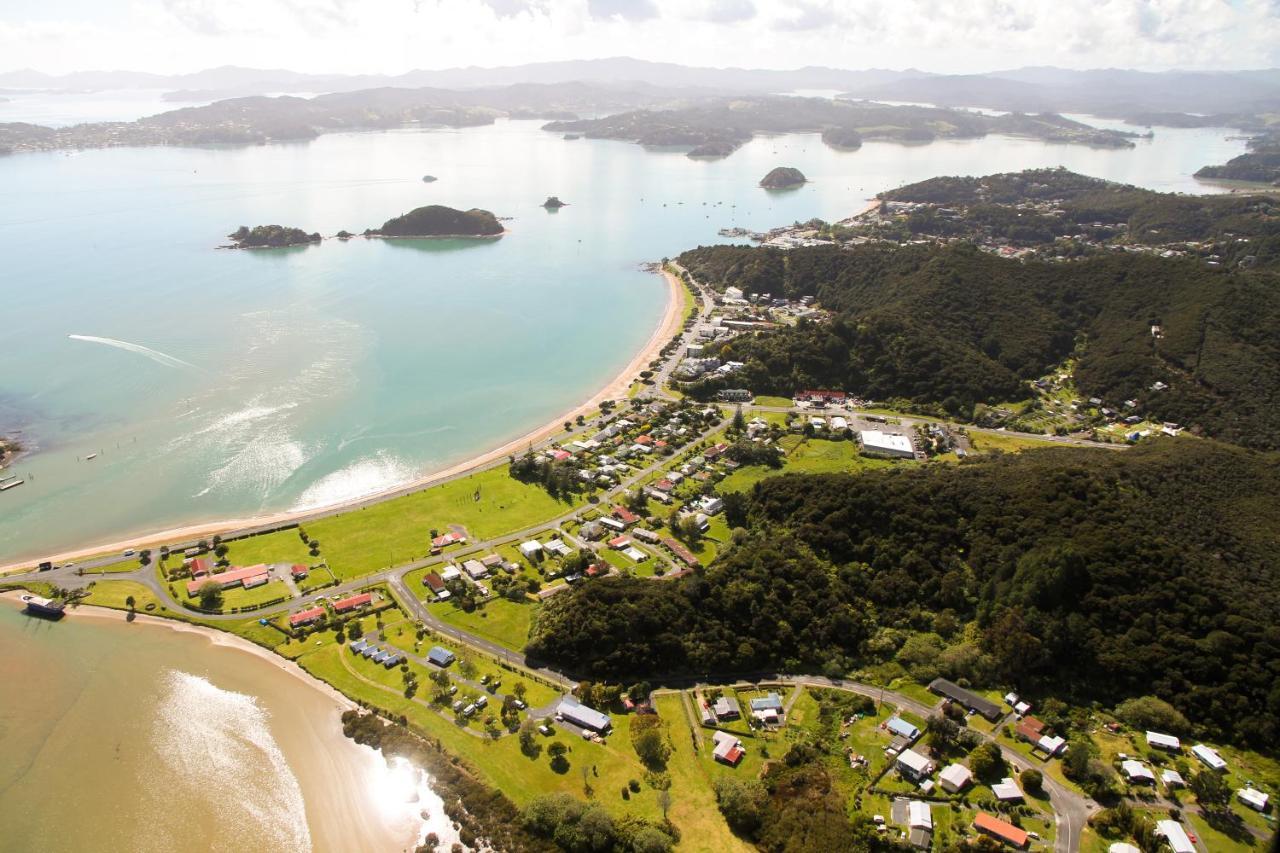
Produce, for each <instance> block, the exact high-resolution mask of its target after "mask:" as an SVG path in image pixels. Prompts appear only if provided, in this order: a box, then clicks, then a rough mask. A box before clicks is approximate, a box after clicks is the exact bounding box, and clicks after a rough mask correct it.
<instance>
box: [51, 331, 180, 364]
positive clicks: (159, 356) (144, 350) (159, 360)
mask: <svg viewBox="0 0 1280 853" xmlns="http://www.w3.org/2000/svg"><path fill="white" fill-rule="evenodd" d="M67 337H68V338H70V339H71V340H73V341H87V342H88V343H91V344H105V345H106V346H109V347H115V348H116V349H122V350H124V351H125V352H131V353H136V354H137V355H140V356H143V357H145V358H149V359H151V360H152V361H154V362H155V363H156V364H163V365H164V366H165V367H178V368H183V367H185V368H189V369H191V370H199V368H198V367H196V366H195V365H194V364H192V363H191V362H189V361H183V360H182V359H180V358H175V357H174V356H171V355H166V354H165V353H162V352H160V351H159V350H153V349H152V348H151V347H144V346H143V345H142V344H131V343H129V342H128V341H117V340H116V339H115V338H99V337H95V336H93V335H67Z"/></svg>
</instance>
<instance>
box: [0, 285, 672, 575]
mask: <svg viewBox="0 0 1280 853" xmlns="http://www.w3.org/2000/svg"><path fill="white" fill-rule="evenodd" d="M660 274H661V276H662V278H663V281H664V282H665V284H666V286H667V304H666V308H665V310H664V312H663V315H662V320H661V322H659V323H658V326H657V327H656V328H655V329H654V331H653V334H652V335H651V336H650V337H649V339H648V341H647V342H646V343H645V345H644V347H642V348H641V349H640V351H639V352H637V353H636V355H635V357H634V358H632V359H631V361H630V362H628V363H627V365H626V366H625V367H623V368H622V370H621V371H619V372H618V374H617V376H615V377H614V379H613V380H612V381H611V382H609V384H607V385H605V386H604V387H603V388H601V389H600V390H599V391H597V392H596V393H595V394H594V395H592V396H591V398H590V399H588V400H586V401H584V402H583V403H581V404H579V405H578V406H575V407H574V408H573V409H570V410H569V411H567V412H565V413H564V414H562V415H560V416H558V417H556V418H555V419H553V420H551V421H549V422H547V423H546V424H544V425H543V426H540V427H538V428H537V429H534V430H532V431H530V432H527V433H525V434H523V435H520V436H518V437H516V438H514V439H512V440H510V441H508V442H506V443H505V444H502V445H501V446H499V447H495V448H493V449H492V450H488V451H485V452H483V453H480V454H479V455H477V456H474V457H472V458H470V459H467V460H465V461H463V462H459V463H458V464H456V465H452V466H450V467H448V468H445V469H444V470H441V471H432V472H429V473H426V474H424V475H422V476H421V477H419V478H418V479H415V480H410V481H409V482H407V483H400V484H399V485H396V486H393V487H391V488H388V489H385V490H383V491H380V492H375V493H373V494H368V495H362V496H360V497H357V498H351V499H349V500H346V501H341V502H339V503H334V504H328V505H325V506H319V507H311V508H308V509H305V510H297V511H285V512H278V513H269V514H265V515H260V516H253V517H248V518H229V519H221V520H214V521H208V522H201V523H198V524H191V525H185V526H182V527H176V528H171V529H167V530H157V531H151V532H144V533H139V534H137V535H134V536H130V537H128V538H126V539H120V540H117V541H114V542H105V543H97V544H93V545H86V546H83V547H79V548H75V549H72V550H68V551H63V552H61V553H58V554H53V555H48V556H45V557H44V558H43V559H46V560H51V561H53V562H55V563H60V562H65V561H67V560H78V559H83V558H85V557H92V556H96V555H98V554H108V553H111V552H113V551H123V550H124V549H126V548H138V547H147V546H157V545H161V544H165V543H172V542H174V541H183V540H188V539H197V538H200V537H205V536H212V535H214V534H221V533H226V532H228V531H233V530H241V529H244V528H247V527H257V526H261V525H272V524H284V523H290V522H295V521H306V520H308V519H311V518H314V517H316V516H317V515H322V514H323V515H329V514H332V513H333V512H334V511H335V510H340V509H344V508H348V507H353V506H357V505H360V504H366V503H370V502H374V501H378V500H383V499H389V498H391V497H394V496H397V495H400V494H403V493H405V492H406V491H417V490H419V489H422V488H426V487H427V486H431V485H434V484H436V483H440V482H442V481H445V480H449V479H453V478H456V477H458V476H460V475H463V474H467V473H469V472H472V471H475V470H476V469H479V468H483V467H485V466H487V465H490V464H492V463H494V462H496V461H498V460H501V459H505V458H506V457H508V456H510V455H511V454H512V453H515V452H517V451H520V450H523V449H525V448H526V447H528V446H529V445H531V444H537V443H539V442H541V441H544V440H546V439H548V438H550V437H551V436H553V435H555V434H556V433H559V432H562V431H563V430H564V422H565V421H572V420H573V419H574V418H576V417H577V416H578V415H580V414H582V415H585V414H587V413H589V412H591V411H592V410H594V409H595V408H597V407H598V406H599V405H600V403H601V401H603V400H617V399H623V398H625V397H626V396H627V391H628V390H629V389H630V387H631V383H632V381H633V380H634V379H635V377H636V375H637V374H638V373H639V372H640V371H641V370H644V369H645V368H646V367H647V366H648V365H649V362H651V361H653V360H654V359H655V358H657V357H658V354H659V352H660V351H661V350H662V348H663V346H665V345H666V343H667V342H668V341H670V340H671V338H672V337H674V336H675V334H676V333H677V332H678V331H679V330H680V328H681V326H682V325H683V316H682V315H683V311H682V308H683V305H684V298H683V284H681V282H680V280H679V279H677V278H676V277H675V276H674V275H671V274H670V273H668V272H666V271H662V272H661V273H660ZM37 562H38V560H23V561H19V562H15V563H10V564H7V565H3V566H0V575H3V574H5V573H9V572H16V571H23V570H27V569H30V568H33V567H34V566H35V565H36V563H37Z"/></svg>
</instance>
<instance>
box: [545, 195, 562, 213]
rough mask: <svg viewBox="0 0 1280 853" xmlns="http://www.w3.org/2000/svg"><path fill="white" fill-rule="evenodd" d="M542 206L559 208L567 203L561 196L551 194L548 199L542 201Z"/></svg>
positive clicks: (549, 208)
mask: <svg viewBox="0 0 1280 853" xmlns="http://www.w3.org/2000/svg"><path fill="white" fill-rule="evenodd" d="M542 206H543V207H545V208H546V209H547V210H559V209H560V208H562V207H564V206H565V203H564V202H563V201H561V200H560V198H559V196H554V195H549V196H547V200H546V201H544V202H543V203H542Z"/></svg>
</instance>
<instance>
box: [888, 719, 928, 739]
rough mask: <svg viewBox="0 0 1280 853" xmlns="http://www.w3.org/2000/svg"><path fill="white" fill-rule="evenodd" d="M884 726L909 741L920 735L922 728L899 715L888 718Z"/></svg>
mask: <svg viewBox="0 0 1280 853" xmlns="http://www.w3.org/2000/svg"><path fill="white" fill-rule="evenodd" d="M884 727H885V728H886V729H888V730H889V731H891V732H893V733H894V734H895V735H899V736H901V737H904V738H906V739H907V740H909V741H913V740H915V739H916V738H918V737H920V729H918V728H917V727H916V726H913V725H912V724H911V723H908V722H907V721H906V720H904V719H902V718H901V717H898V716H893V717H890V718H889V719H888V720H886V721H885V724H884Z"/></svg>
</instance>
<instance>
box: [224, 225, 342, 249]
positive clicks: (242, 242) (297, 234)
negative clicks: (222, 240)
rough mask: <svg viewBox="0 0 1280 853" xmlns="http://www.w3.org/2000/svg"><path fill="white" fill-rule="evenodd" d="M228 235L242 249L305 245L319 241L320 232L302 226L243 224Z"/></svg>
mask: <svg viewBox="0 0 1280 853" xmlns="http://www.w3.org/2000/svg"><path fill="white" fill-rule="evenodd" d="M227 237H228V238H229V239H230V240H231V241H232V242H233V243H235V244H236V246H237V247H239V248H241V249H267V248H269V249H280V248H284V247H285V246H305V245H306V244H308V243H319V242H320V235H319V234H308V233H307V232H306V231H303V230H302V229H301V228H287V227H285V226H284V225H255V226H254V227H252V228H250V227H249V226H247V225H241V226H240V227H239V228H237V229H236V230H235V231H232V232H231V233H230V234H228V235H227Z"/></svg>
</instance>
